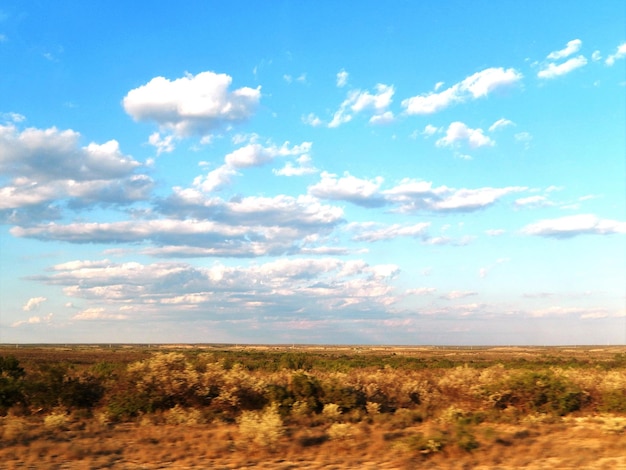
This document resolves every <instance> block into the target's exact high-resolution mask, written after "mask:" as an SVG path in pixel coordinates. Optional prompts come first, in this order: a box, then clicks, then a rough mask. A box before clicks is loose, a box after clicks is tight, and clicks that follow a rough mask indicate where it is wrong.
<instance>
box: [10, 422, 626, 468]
mask: <svg viewBox="0 0 626 470" xmlns="http://www.w3.org/2000/svg"><path fill="white" fill-rule="evenodd" d="M268 413H269V414H268ZM271 413H272V412H271V410H270V411H267V410H266V411H265V412H263V413H259V414H257V415H255V417H254V420H253V421H254V423H252V424H251V426H252V428H253V429H255V430H256V431H262V432H260V433H259V435H261V434H263V433H264V432H265V431H267V429H265V430H264V429H259V427H261V428H263V427H264V426H265V427H267V428H268V429H269V428H272V429H270V431H271V432H269V431H268V433H265V435H264V436H265V437H264V439H265V438H267V439H269V440H271V443H272V445H271V446H268V445H266V444H267V442H269V441H266V440H264V439H261V441H259V442H254V440H255V437H254V436H256V434H250V433H249V429H248V430H247V429H246V427H245V426H242V424H241V423H240V424H225V423H211V424H208V425H185V426H180V425H170V424H154V425H145V424H143V425H140V424H139V423H127V424H118V425H114V426H92V427H90V426H86V425H85V423H84V422H80V421H77V420H73V421H72V420H68V421H67V422H66V423H65V424H64V426H63V427H58V428H55V429H52V430H51V429H49V428H48V429H47V428H45V425H44V423H43V420H40V421H39V422H34V421H33V420H32V419H28V420H26V419H24V418H18V417H5V418H3V420H2V431H3V439H2V445H1V446H0V468H1V469H12V468H16V469H17V468H37V469H53V468H64V469H83V468H85V469H86V468H90V469H92V468H131V469H132V468H144V469H157V468H194V469H200V468H224V469H234V468H241V467H243V466H245V467H247V468H276V469H289V468H291V469H296V468H309V469H317V468H319V469H321V468H337V469H342V468H346V469H347V468H371V469H374V468H378V469H409V468H416V466H419V465H422V464H423V465H424V468H441V469H445V468H450V469H453V468H454V469H456V468H458V469H465V468H482V469H493V470H495V469H496V468H498V469H513V468H531V469H533V468H534V469H539V468H546V469H547V468H586V469H603V468H606V469H609V468H610V469H619V468H626V418H624V417H620V416H611V415H601V416H589V417H577V418H567V419H563V420H560V421H559V422H557V423H548V424H546V423H538V424H537V423H534V424H532V425H527V424H515V425H511V424H494V423H482V424H480V425H477V426H475V427H473V428H472V431H471V432H472V433H473V435H474V437H475V439H476V441H477V443H478V447H477V448H476V449H474V450H473V451H471V452H468V451H464V450H462V449H460V448H459V447H458V446H456V445H452V444H451V442H452V439H453V438H452V436H453V434H454V432H456V431H455V430H454V427H451V426H450V425H449V424H447V423H434V422H429V423H414V424H413V425H411V426H408V427H404V428H402V429H400V430H394V429H393V426H391V423H372V424H369V423H367V422H365V421H364V422H361V423H355V424H353V423H330V424H327V425H320V426H318V427H317V428H311V429H306V428H302V427H298V426H285V427H284V428H283V427H277V426H276V425H277V423H276V422H271V423H270V421H272V420H271V419H269V417H272V416H269V415H270V414H271ZM264 414H268V416H266V417H265V418H266V421H263V419H264V416H263V415H264ZM449 414H450V415H454V413H453V412H452V411H450V412H449ZM276 417H277V415H275V414H274V415H273V418H276ZM448 419H453V417H452V418H448ZM268 423H269V424H268ZM277 429H278V430H279V431H277ZM276 431H277V432H276ZM283 432H284V434H283ZM251 436H252V437H251ZM251 439H252V441H253V442H252V443H253V444H257V445H252V446H247V445H245V446H242V445H240V444H241V443H242V442H249V441H250V440H251ZM446 441H448V442H446ZM420 462H421V464H420ZM418 464H419V465H418Z"/></svg>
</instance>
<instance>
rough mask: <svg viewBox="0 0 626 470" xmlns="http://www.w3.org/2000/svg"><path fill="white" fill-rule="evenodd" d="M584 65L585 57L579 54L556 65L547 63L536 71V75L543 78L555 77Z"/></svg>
mask: <svg viewBox="0 0 626 470" xmlns="http://www.w3.org/2000/svg"><path fill="white" fill-rule="evenodd" d="M585 65H587V59H586V58H585V57H584V56H582V55H579V56H578V57H572V58H571V59H568V60H566V61H565V62H563V63H561V64H558V65H557V64H553V63H549V64H547V65H546V66H545V67H544V68H542V69H541V70H540V71H539V72H537V76H538V77H539V78H544V79H551V78H556V77H560V76H561V75H565V74H568V73H570V72H572V71H574V70H576V69H578V68H580V67H583V66H585Z"/></svg>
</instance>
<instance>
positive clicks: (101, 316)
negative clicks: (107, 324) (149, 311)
mask: <svg viewBox="0 0 626 470" xmlns="http://www.w3.org/2000/svg"><path fill="white" fill-rule="evenodd" d="M127 319H128V315H124V314H122V313H107V312H106V309H104V308H102V307H92V308H87V309H85V310H83V311H82V312H79V313H77V314H76V315H74V316H73V317H72V320H127Z"/></svg>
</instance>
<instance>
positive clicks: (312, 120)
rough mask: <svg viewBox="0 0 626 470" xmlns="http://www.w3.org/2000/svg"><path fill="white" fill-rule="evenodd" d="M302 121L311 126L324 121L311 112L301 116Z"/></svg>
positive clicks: (319, 124) (316, 125) (318, 124)
mask: <svg viewBox="0 0 626 470" xmlns="http://www.w3.org/2000/svg"><path fill="white" fill-rule="evenodd" d="M302 122H303V123H305V124H308V125H309V126H312V127H319V126H321V125H322V124H324V122H323V121H322V120H321V119H320V118H319V117H317V116H316V115H315V114H313V113H309V114H308V115H306V116H302Z"/></svg>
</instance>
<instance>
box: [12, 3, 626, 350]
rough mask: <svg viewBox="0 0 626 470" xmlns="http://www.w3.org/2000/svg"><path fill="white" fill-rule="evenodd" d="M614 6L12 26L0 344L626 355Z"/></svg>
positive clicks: (621, 42) (43, 20)
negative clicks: (587, 348) (428, 347)
mask: <svg viewBox="0 0 626 470" xmlns="http://www.w3.org/2000/svg"><path fill="white" fill-rule="evenodd" d="M625 18H626V6H625V5H624V4H623V2H621V1H603V2H571V1H567V2H565V1H552V2H538V1H537V2H535V1H530V2H513V1H502V2H482V1H477V2H461V1H458V2H455V1H447V2H409V1H407V2H404V1H391V2H382V3H381V2H372V1H364V2H326V1H321V2H319V1H317V2H295V1H283V2H263V3H261V2H236V1H233V2H208V1H206V2H205V1H202V2H184V3H183V4H179V3H173V2H165V1H164V2H141V1H136V2H111V1H107V2H104V1H92V2H70V1H57V2H32V1H8V2H3V4H2V6H1V7H0V64H2V66H1V69H0V70H1V72H0V222H1V225H0V266H1V270H0V342H3V343H13V342H64V343H65V342H169V343H172V342H232V343H344V344H345V343H351V344H356V343H358V344H371V343H378V344H466V345H475V344H486V345H491V344H616V343H624V342H625V341H626V292H625V288H624V286H626V248H625V246H626V244H625V234H626V207H625V206H626V183H625V181H626V166H625V154H626V133H625V131H624V129H626V73H625V72H626V30H625V28H624V21H625Z"/></svg>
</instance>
